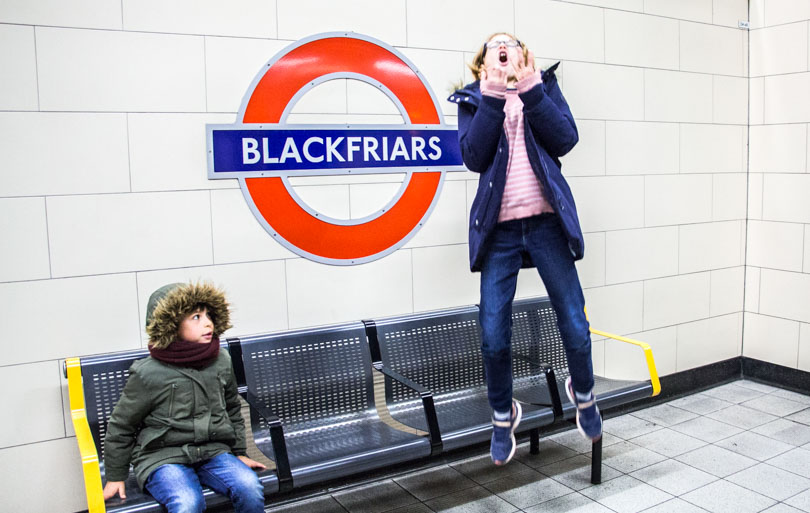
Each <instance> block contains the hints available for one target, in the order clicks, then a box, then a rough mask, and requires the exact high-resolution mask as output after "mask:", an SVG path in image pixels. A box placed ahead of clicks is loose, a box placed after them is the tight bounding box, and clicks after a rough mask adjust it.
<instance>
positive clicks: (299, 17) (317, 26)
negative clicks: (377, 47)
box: [276, 0, 441, 46]
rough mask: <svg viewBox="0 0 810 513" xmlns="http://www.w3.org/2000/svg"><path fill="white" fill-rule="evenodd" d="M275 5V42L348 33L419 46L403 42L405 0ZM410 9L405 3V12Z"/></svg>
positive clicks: (285, 0)
mask: <svg viewBox="0 0 810 513" xmlns="http://www.w3.org/2000/svg"><path fill="white" fill-rule="evenodd" d="M276 3H277V4H278V6H277V10H278V14H277V16H278V38H279V39H290V40H296V39H301V38H303V37H307V36H309V35H311V34H317V33H320V32H334V31H341V32H342V31H352V32H357V33H360V34H366V35H369V36H371V37H374V38H377V39H381V40H382V41H385V42H386V43H388V44H389V45H393V46H405V45H406V44H407V45H409V46H423V45H414V44H413V43H412V42H409V41H407V39H406V33H405V30H406V27H407V28H408V29H410V23H408V24H406V21H405V16H406V2H405V0H394V1H392V2H385V3H380V2H374V1H371V0H347V1H342V2H330V1H328V0H277V1H276ZM410 7H411V5H410V4H408V9H407V10H408V11H410ZM315 13H317V14H316V15H313V14H315ZM437 18H441V17H439V16H437ZM408 21H410V19H409V20H408Z"/></svg>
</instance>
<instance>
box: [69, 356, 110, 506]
mask: <svg viewBox="0 0 810 513" xmlns="http://www.w3.org/2000/svg"><path fill="white" fill-rule="evenodd" d="M65 368H66V369H67V378H68V393H69V395H70V416H71V417H72V419H73V429H75V431H76V441H77V442H78V443H79V454H80V455H81V458H82V472H84V489H85V493H86V494H87V510H88V512H89V513H105V512H106V511H107V509H106V507H105V506H104V494H103V493H102V490H103V488H102V486H101V470H100V469H99V464H98V451H96V444H95V443H94V442H93V435H92V434H91V433H90V424H89V423H88V422H87V410H86V409H85V405H84V385H83V384H82V368H81V362H80V361H79V359H78V358H68V359H67V360H65Z"/></svg>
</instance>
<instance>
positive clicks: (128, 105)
mask: <svg viewBox="0 0 810 513" xmlns="http://www.w3.org/2000/svg"><path fill="white" fill-rule="evenodd" d="M36 37H37V69H38V73H39V100H40V108H41V109H43V110H71V111H129V112H134V111H146V112H203V111H205V48H204V44H203V38H202V37H196V36H177V35H172V34H147V33H134V32H110V31H98V30H72V29H60V28H47V27H37V29H36Z"/></svg>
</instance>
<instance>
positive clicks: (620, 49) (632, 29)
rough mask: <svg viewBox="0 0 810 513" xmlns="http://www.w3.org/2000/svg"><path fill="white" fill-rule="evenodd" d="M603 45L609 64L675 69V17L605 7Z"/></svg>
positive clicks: (676, 60) (676, 24)
mask: <svg viewBox="0 0 810 513" xmlns="http://www.w3.org/2000/svg"><path fill="white" fill-rule="evenodd" d="M572 32H574V33H576V32H577V31H572ZM604 45H605V62H607V63H610V64H625V65H629V66H640V67H650V68H667V69H678V21H676V20H672V19H667V18H661V17H658V16H645V15H643V14H634V13H628V12H621V11H613V10H605V41H604Z"/></svg>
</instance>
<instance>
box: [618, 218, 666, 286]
mask: <svg viewBox="0 0 810 513" xmlns="http://www.w3.org/2000/svg"><path fill="white" fill-rule="evenodd" d="M606 238H607V252H606V254H607V261H606V264H605V268H606V270H607V271H606V278H607V283H609V284H610V283H623V282H629V281H639V280H646V279H649V278H660V277H663V276H672V275H675V274H678V227H677V226H668V227H664V228H647V229H642V230H619V231H613V232H608V233H607V235H606Z"/></svg>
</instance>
